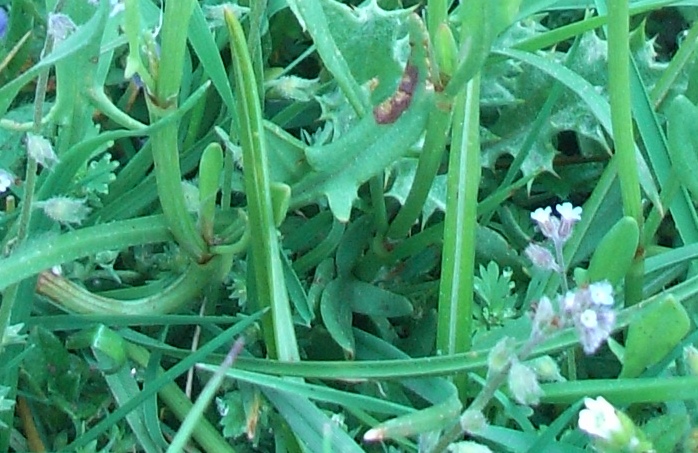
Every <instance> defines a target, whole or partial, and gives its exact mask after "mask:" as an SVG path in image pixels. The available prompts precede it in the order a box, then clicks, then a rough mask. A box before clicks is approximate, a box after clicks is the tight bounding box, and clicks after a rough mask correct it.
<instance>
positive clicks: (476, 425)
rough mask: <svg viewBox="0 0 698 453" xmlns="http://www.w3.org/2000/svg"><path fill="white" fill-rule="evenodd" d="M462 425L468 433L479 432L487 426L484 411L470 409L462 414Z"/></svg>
mask: <svg viewBox="0 0 698 453" xmlns="http://www.w3.org/2000/svg"><path fill="white" fill-rule="evenodd" d="M460 426H461V428H463V431H465V432H466V433H471V434H474V433H477V432H479V431H482V430H483V429H485V428H486V427H487V419H486V418H485V416H484V415H483V413H482V412H480V411H476V410H472V409H468V410H466V411H465V412H463V414H462V415H461V416H460Z"/></svg>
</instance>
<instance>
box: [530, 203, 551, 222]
mask: <svg viewBox="0 0 698 453" xmlns="http://www.w3.org/2000/svg"><path fill="white" fill-rule="evenodd" d="M552 212H553V210H552V209H550V206H546V207H545V208H538V209H536V210H535V211H533V212H532V213H531V220H533V221H535V222H536V223H545V222H550V214H552Z"/></svg>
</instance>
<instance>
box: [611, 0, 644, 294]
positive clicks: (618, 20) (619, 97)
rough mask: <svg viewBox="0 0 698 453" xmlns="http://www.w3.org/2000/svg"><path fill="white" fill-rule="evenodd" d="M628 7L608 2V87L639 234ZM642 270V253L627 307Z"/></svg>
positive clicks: (631, 275)
mask: <svg viewBox="0 0 698 453" xmlns="http://www.w3.org/2000/svg"><path fill="white" fill-rule="evenodd" d="M628 8H629V5H628V0H610V1H609V2H608V88H609V93H610V105H611V123H612V126H613V140H614V143H615V153H616V157H617V159H618V179H619V181H620V187H621V195H622V199H623V213H624V214H625V215H628V216H631V217H633V218H634V219H635V220H636V221H637V224H638V226H639V227H640V231H642V225H643V220H644V219H643V215H642V199H641V192H640V177H639V174H640V170H639V168H638V163H637V157H636V155H635V140H634V138H633V119H632V114H631V99H630V26H629V11H628ZM641 237H642V234H641ZM642 247H643V244H640V246H639V250H642ZM643 268H644V261H643V257H642V253H638V255H637V258H636V260H635V263H634V264H633V266H632V267H631V269H630V271H629V272H628V275H627V277H626V281H625V303H626V305H633V304H636V303H638V302H639V301H640V300H641V299H642V275H643Z"/></svg>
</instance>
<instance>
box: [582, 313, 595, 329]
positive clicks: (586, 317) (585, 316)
mask: <svg viewBox="0 0 698 453" xmlns="http://www.w3.org/2000/svg"><path fill="white" fill-rule="evenodd" d="M579 322H580V324H581V325H582V326H584V328H585V329H596V327H598V325H599V323H598V319H597V317H596V312H595V311H594V310H584V311H583V312H582V314H581V315H579Z"/></svg>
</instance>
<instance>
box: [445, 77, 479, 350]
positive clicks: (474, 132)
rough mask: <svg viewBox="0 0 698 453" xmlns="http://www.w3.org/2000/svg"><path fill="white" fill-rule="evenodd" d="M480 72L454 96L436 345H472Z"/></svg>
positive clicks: (447, 347) (458, 347)
mask: <svg viewBox="0 0 698 453" xmlns="http://www.w3.org/2000/svg"><path fill="white" fill-rule="evenodd" d="M479 103H480V77H479V74H478V75H476V76H475V77H474V78H473V79H472V80H471V81H470V82H468V84H467V85H466V90H465V92H464V93H461V94H459V95H458V96H457V97H456V102H455V113H454V119H453V124H454V131H453V142H452V145H451V156H450V159H449V167H448V168H449V171H448V188H447V198H446V219H445V228H444V247H443V258H442V268H441V283H440V289H439V313H438V328H437V329H438V331H437V340H436V341H437V343H436V344H437V350H438V351H439V352H440V353H441V354H448V355H452V354H457V353H459V352H465V351H468V350H469V349H470V347H471V341H472V340H471V330H472V314H473V285H474V273H475V272H474V268H475V227H476V225H477V196H478V188H479V184H480V174H481V169H480V135H479V134H480V110H479V109H480V105H479Z"/></svg>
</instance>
